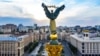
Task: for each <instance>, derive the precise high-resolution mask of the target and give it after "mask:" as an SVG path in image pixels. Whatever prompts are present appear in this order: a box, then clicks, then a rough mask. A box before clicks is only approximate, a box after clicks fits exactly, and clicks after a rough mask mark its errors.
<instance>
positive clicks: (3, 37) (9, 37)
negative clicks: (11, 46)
mask: <svg viewBox="0 0 100 56" xmlns="http://www.w3.org/2000/svg"><path fill="white" fill-rule="evenodd" d="M25 36H28V35H23V36H19V37H16V36H12V35H0V41H21V40H22V38H24V37H25Z"/></svg>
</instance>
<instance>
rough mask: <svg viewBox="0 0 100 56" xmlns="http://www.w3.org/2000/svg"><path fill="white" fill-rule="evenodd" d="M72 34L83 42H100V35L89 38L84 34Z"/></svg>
mask: <svg viewBox="0 0 100 56" xmlns="http://www.w3.org/2000/svg"><path fill="white" fill-rule="evenodd" d="M70 36H71V37H73V38H75V39H76V40H78V41H81V42H100V37H92V38H90V37H89V38H88V39H85V37H84V36H83V35H78V34H74V35H70Z"/></svg>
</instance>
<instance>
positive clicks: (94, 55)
mask: <svg viewBox="0 0 100 56" xmlns="http://www.w3.org/2000/svg"><path fill="white" fill-rule="evenodd" d="M94 35H95V36H94V37H90V36H93V35H92V34H91V33H89V32H83V34H74V35H70V43H71V44H72V45H73V46H74V47H76V48H77V49H78V56H100V37H96V34H94Z"/></svg>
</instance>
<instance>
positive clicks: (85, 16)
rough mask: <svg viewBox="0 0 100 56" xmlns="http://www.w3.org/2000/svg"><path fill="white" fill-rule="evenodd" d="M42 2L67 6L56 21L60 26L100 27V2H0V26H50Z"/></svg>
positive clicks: (43, 0)
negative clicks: (10, 24) (9, 24)
mask: <svg viewBox="0 0 100 56" xmlns="http://www.w3.org/2000/svg"><path fill="white" fill-rule="evenodd" d="M42 2H44V3H45V4H46V5H52V4H53V5H56V6H61V5H62V4H65V6H66V8H65V9H64V11H62V12H61V13H60V15H59V16H58V18H57V20H56V21H57V25H58V26H60V25H62V26H75V25H81V26H87V25H90V26H94V25H100V19H99V18H100V16H99V15H100V11H99V10H100V1H99V0H81V1H80V0H0V24H1V25H2V24H7V23H14V24H21V23H22V24H25V25H31V24H32V25H33V24H35V23H37V24H38V25H49V20H48V19H47V17H46V16H45V13H44V11H43V8H42V7H41V3H42ZM37 9H38V10H37ZM5 18H6V19H5ZM7 18H8V19H7Z"/></svg>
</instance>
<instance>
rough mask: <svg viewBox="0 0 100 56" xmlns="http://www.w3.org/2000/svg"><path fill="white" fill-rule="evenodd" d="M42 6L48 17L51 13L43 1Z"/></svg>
mask: <svg viewBox="0 0 100 56" xmlns="http://www.w3.org/2000/svg"><path fill="white" fill-rule="evenodd" d="M42 7H43V8H44V11H45V14H46V16H47V17H48V18H50V15H51V14H50V12H49V10H48V8H47V6H46V5H45V4H44V3H42Z"/></svg>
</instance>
